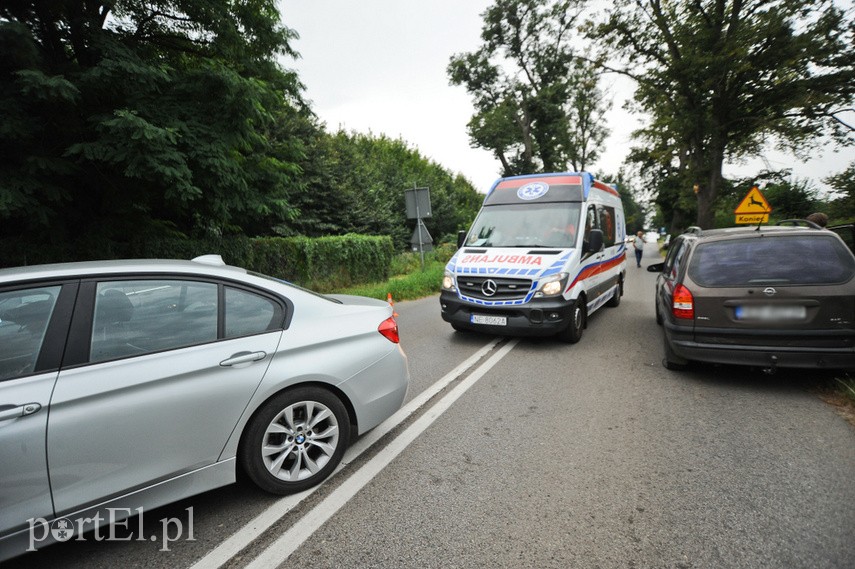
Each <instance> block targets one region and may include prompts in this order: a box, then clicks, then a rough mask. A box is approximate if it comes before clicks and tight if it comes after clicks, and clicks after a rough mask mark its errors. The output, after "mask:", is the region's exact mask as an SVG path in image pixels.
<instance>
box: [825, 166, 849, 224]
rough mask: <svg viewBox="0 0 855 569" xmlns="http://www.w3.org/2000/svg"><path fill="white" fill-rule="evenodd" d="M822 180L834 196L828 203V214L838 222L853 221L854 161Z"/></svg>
mask: <svg viewBox="0 0 855 569" xmlns="http://www.w3.org/2000/svg"><path fill="white" fill-rule="evenodd" d="M824 182H825V183H826V184H828V185H829V186H831V188H832V190H834V192H835V197H834V198H833V199H832V200H831V202H830V203H829V211H828V216H829V217H830V218H831V219H832V220H835V221H839V222H843V221H849V222H852V221H855V162H851V163H850V164H849V167H848V168H846V170H844V171H843V172H840V173H839V174H835V175H833V176H830V177H828V178H827V179H826V180H824Z"/></svg>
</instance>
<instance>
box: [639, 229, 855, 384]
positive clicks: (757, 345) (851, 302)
mask: <svg viewBox="0 0 855 569" xmlns="http://www.w3.org/2000/svg"><path fill="white" fill-rule="evenodd" d="M647 270H648V271H650V272H657V273H659V276H658V278H657V280H656V301H655V310H656V321H657V323H659V324H661V325H662V326H663V327H664V333H665V334H664V336H665V356H664V359H663V365H664V366H665V367H666V368H668V369H680V368H683V367H684V366H685V365H686V364H688V363H689V362H691V361H699V362H710V363H720V364H738V365H746V366H757V367H761V368H763V369H765V370H766V371H774V370H775V369H777V368H779V367H782V368H783V367H792V368H833V369H836V368H842V369H850V368H855V256H853V253H852V251H851V250H850V249H849V248H848V247H847V246H846V245H845V244H844V242H843V241H842V240H841V238H840V237H839V236H838V235H837V234H835V233H834V232H832V231H828V230H825V229H819V228H818V227H816V226H814V227H797V226H792V227H785V226H769V227H760V228H758V227H754V226H751V227H734V228H728V229H713V230H699V229H695V230H692V231H690V232H688V233H685V234H683V235H680V236H679V237H677V238H675V239H674V240H673V241H672V243H671V246H670V247H669V250H668V255H667V257H666V259H665V262H664V263H657V264H654V265H650V266H649V267H648V268H647Z"/></svg>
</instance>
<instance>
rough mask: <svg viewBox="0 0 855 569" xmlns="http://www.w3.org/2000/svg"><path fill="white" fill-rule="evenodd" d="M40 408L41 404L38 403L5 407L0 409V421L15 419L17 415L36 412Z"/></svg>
mask: <svg viewBox="0 0 855 569" xmlns="http://www.w3.org/2000/svg"><path fill="white" fill-rule="evenodd" d="M41 408H42V406H41V405H40V404H39V403H26V404H24V405H21V406H19V407H13V408H11V409H5V410H3V411H0V421H5V420H7V419H16V418H18V417H26V416H27V415H32V414H33V413H38V412H39V410H40V409H41Z"/></svg>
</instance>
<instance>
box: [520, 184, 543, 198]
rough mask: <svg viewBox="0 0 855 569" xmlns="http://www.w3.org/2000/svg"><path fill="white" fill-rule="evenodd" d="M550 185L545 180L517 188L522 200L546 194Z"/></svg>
mask: <svg viewBox="0 0 855 569" xmlns="http://www.w3.org/2000/svg"><path fill="white" fill-rule="evenodd" d="M548 191H549V186H548V185H547V184H544V183H543V182H532V183H531V184H526V185H525V186H523V187H521V188H520V189H518V190H517V197H518V198H519V199H521V200H536V199H537V198H541V197H543V196H545V195H546V192H548Z"/></svg>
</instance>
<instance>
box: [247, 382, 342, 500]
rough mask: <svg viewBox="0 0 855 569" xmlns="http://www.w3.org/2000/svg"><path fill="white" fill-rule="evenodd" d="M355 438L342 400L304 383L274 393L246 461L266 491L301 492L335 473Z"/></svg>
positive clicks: (252, 429)
mask: <svg viewBox="0 0 855 569" xmlns="http://www.w3.org/2000/svg"><path fill="white" fill-rule="evenodd" d="M349 439H350V422H349V418H348V414H347V410H346V409H345V408H344V405H342V403H341V401H339V399H338V398H337V397H336V396H335V395H333V394H332V393H330V392H328V391H325V390H323V389H318V388H313V387H302V388H298V389H294V390H291V391H286V392H284V393H281V394H280V395H278V396H276V397H274V398H273V399H271V400H270V401H269V402H268V403H267V404H265V405H264V406H263V407H262V408H261V410H260V411H259V412H258V413H257V414H256V415H255V416H254V417H253V419H252V420H251V421H250V425H249V427H248V429H247V431H246V437H245V440H244V442H243V445H242V448H241V462H242V464H243V467H244V469H245V470H246V473H247V474H248V475H249V477H250V479H251V480H252V481H253V482H254V483H255V484H257V485H258V486H259V487H261V488H262V489H264V490H267V491H268V492H274V493H277V494H288V493H292V492H299V491H301V490H305V489H306V488H310V487H311V486H314V485H315V484H317V483H319V482H320V481H322V480H323V479H324V478H326V477H327V476H329V474H330V473H332V471H333V469H334V468H335V467H336V466H337V465H338V463H339V462H340V461H341V457H342V455H343V454H344V450H345V448H346V447H347V443H348V441H349Z"/></svg>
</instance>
